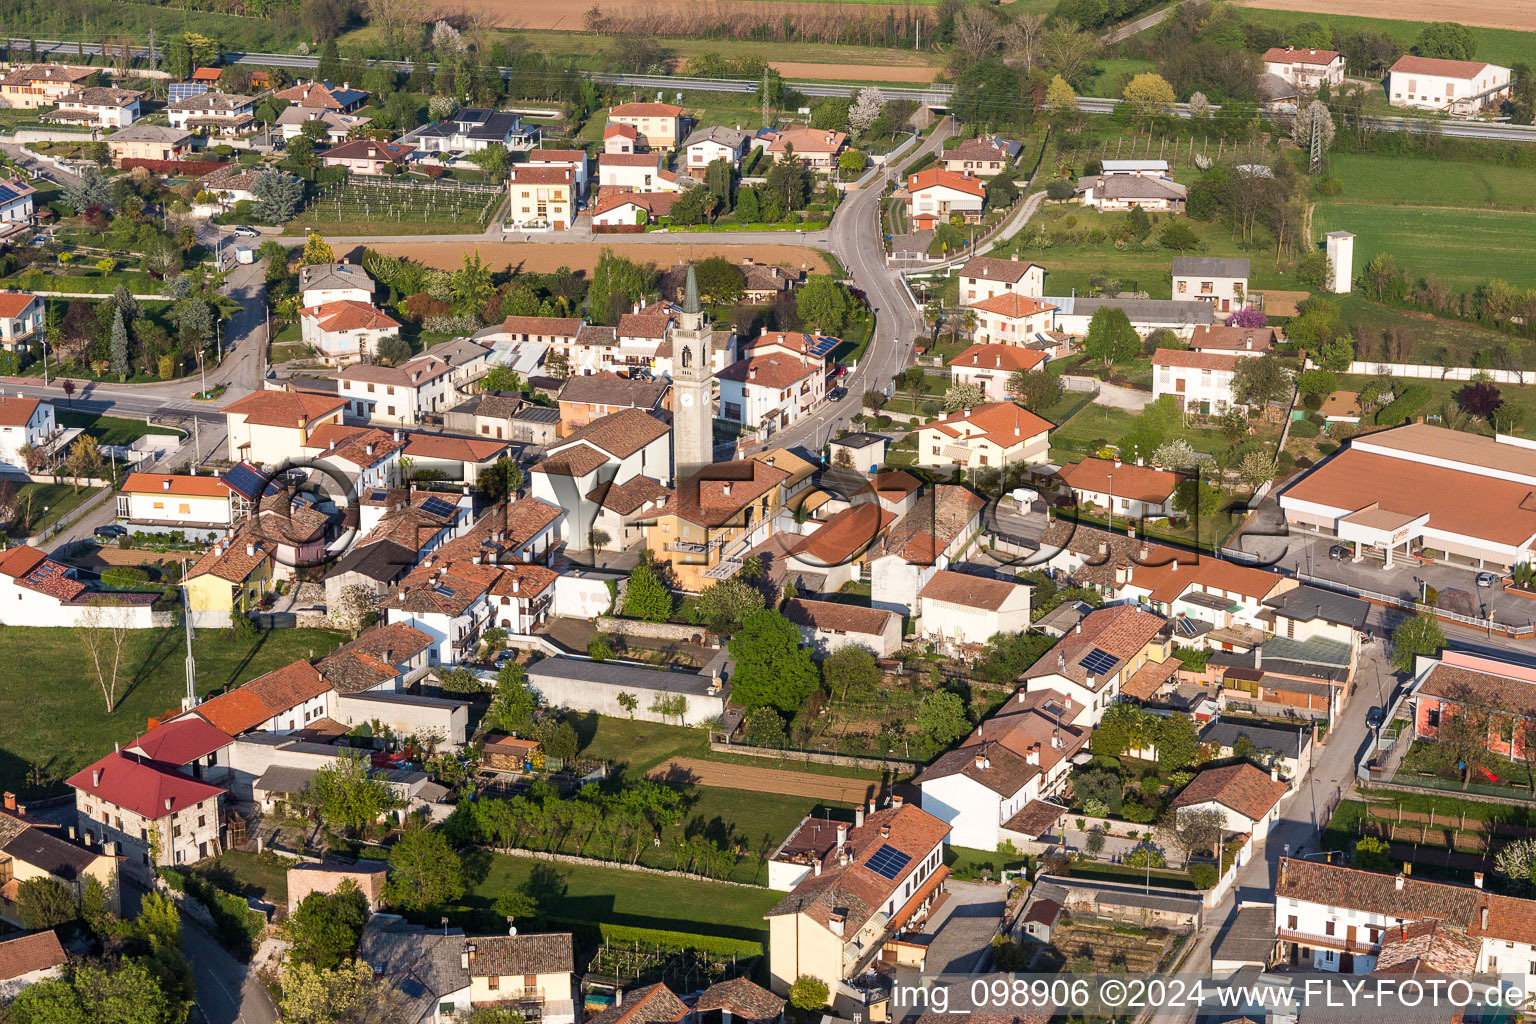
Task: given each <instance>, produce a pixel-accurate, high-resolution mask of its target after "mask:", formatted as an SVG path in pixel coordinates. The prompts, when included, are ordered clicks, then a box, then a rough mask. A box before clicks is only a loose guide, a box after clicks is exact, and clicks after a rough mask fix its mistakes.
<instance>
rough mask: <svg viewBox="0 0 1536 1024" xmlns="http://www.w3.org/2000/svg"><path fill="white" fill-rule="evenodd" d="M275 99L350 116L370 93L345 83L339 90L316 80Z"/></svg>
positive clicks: (297, 84)
mask: <svg viewBox="0 0 1536 1024" xmlns="http://www.w3.org/2000/svg"><path fill="white" fill-rule="evenodd" d="M272 98H273V99H277V100H286V101H287V102H289V103H292V104H293V105H294V106H296V107H303V108H307V109H310V110H328V111H333V112H335V113H338V114H350V113H352V112H353V111H354V110H356V109H358V108H359V107H361V106H362V105H363V104H364V103H365V102H367V100H368V93H367V92H365V91H364V90H362V89H354V88H352V83H350V82H343V83H342V84H341V87H340V88H337V87H335V86H333V85H331V83H329V82H316V81H314V80H312V79H311V80H309V81H304V82H296V83H294V84H293V85H291V86H289V87H288V88H286V89H282V90H279V91H278V92H275V93H273V94H272Z"/></svg>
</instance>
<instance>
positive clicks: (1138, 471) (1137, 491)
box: [1060, 458, 1186, 504]
mask: <svg viewBox="0 0 1536 1024" xmlns="http://www.w3.org/2000/svg"><path fill="white" fill-rule="evenodd" d="M1111 475H1113V476H1114V480H1113V481H1111V480H1110V479H1109V478H1110V476H1111ZM1060 476H1061V478H1062V479H1063V480H1065V481H1066V482H1067V486H1068V487H1070V488H1072V489H1073V490H1074V491H1090V492H1092V493H1094V494H1107V493H1109V491H1110V490H1111V483H1112V484H1113V490H1114V492H1115V497H1117V498H1131V499H1134V500H1136V501H1146V502H1151V503H1153V504H1161V503H1162V502H1165V501H1167V500H1168V499H1169V498H1170V497H1172V496H1173V492H1174V490H1175V489H1176V488H1177V487H1178V486H1179V484H1181V483H1183V482H1184V480H1185V479H1186V478H1185V477H1184V476H1183V475H1182V474H1180V473H1174V472H1171V471H1169V470H1166V469H1154V468H1153V467H1151V466H1135V465H1132V464H1131V463H1129V462H1122V463H1119V464H1118V465H1117V464H1116V463H1114V462H1112V461H1111V460H1109V459H1096V458H1087V459H1084V460H1083V461H1081V462H1078V463H1074V464H1073V465H1070V466H1063V467H1062V470H1061V473H1060Z"/></svg>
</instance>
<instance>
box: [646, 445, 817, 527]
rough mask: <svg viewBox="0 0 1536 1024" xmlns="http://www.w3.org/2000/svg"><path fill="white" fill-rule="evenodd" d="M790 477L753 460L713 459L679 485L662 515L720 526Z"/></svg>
mask: <svg viewBox="0 0 1536 1024" xmlns="http://www.w3.org/2000/svg"><path fill="white" fill-rule="evenodd" d="M789 476H790V473H789V471H788V470H784V469H780V468H779V467H777V466H770V465H768V464H767V463H764V462H759V461H758V460H756V459H735V460H732V461H730V462H716V463H714V464H713V465H710V466H705V467H704V468H703V469H701V470H699V471H698V472H697V473H695V474H694V475H693V476H691V477H689V478H688V479H687V480H684V481H682V482H681V483H680V484H678V486H677V491H676V495H677V496H676V498H675V500H674V501H673V502H672V503H671V504H670V505H669V507H668V508H667V509H665V510H663V512H662V513H661V514H671V515H675V516H677V517H678V518H680V519H686V520H688V521H689V522H691V523H696V524H698V525H699V526H709V527H715V526H723V525H725V524H726V523H728V522H730V521H731V519H733V518H734V517H735V516H736V515H738V514H739V513H740V512H741V510H742V509H743V508H745V507H746V506H747V505H749V504H751V503H752V502H753V501H756V500H757V499H758V498H761V497H762V496H763V495H765V494H767V493H768V492H769V491H771V490H772V489H773V488H774V487H777V486H778V485H780V484H782V483H783V482H784V481H785V480H787V479H788V478H789Z"/></svg>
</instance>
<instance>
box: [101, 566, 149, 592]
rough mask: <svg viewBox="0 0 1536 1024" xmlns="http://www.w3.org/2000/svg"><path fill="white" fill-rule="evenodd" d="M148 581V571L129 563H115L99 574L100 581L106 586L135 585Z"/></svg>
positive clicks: (128, 586) (129, 586) (130, 586)
mask: <svg viewBox="0 0 1536 1024" xmlns="http://www.w3.org/2000/svg"><path fill="white" fill-rule="evenodd" d="M148 581H149V573H148V572H146V571H144V570H143V569H135V568H134V567H133V566H131V565H115V566H113V567H112V568H110V569H108V570H106V571H105V572H103V573H102V574H101V582H102V585H103V586H107V587H126V588H133V587H137V586H138V585H140V584H141V583H147V582H148Z"/></svg>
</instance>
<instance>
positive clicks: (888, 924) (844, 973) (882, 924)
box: [766, 797, 950, 1005]
mask: <svg viewBox="0 0 1536 1024" xmlns="http://www.w3.org/2000/svg"><path fill="white" fill-rule="evenodd" d="M861 817H862V818H863V820H862V822H857V823H855V825H854V827H853V828H851V829H847V830H846V831H845V830H843V829H839V831H838V833H837V839H836V841H835V845H833V847H832V848H831V849H829V850H827V851H826V852H825V853H819V851H816V852H813V853H811V854H810V855H809V856H808V858H807V859H810V860H812V862H813V863H812V865H811V870H810V871H808V872H807V873H806V874H805V876H804V877H803V878H801V879H800V881H799V883H798V884H796V885H795V887H794V888H793V889H792V890H790V892H789V893H788V894H786V895H785V897H784V898H783V899H782V900H780V901H779V902H778V904H777V905H775V906H774V907H773V908H772V909H771V910H769V911H768V913H767V915H766V916H767V918H768V937H769V938H768V973H769V977H770V979H771V986H772V988H773V990H774V991H775V992H778V993H784V992H787V991H788V990H789V986H790V985H791V984H793V983H794V981H795V979H797V978H800V977H802V976H804V975H810V976H812V977H814V978H816V979H818V980H819V981H821V982H822V983H823V984H825V985H826V986H827V988H828V992H829V1000H830V1001H832V1002H833V1003H834V1005H836V1003H837V1001H838V1000H839V999H841V1000H842V1002H843V1003H844V1004H845V1005H846V1004H847V1002H848V1001H849V999H850V998H851V997H854V991H853V989H852V988H851V986H849V985H848V984H847V983H848V982H850V981H853V980H856V979H858V978H859V977H860V976H861V975H863V974H864V972H865V970H866V969H867V968H868V967H869V966H870V964H871V963H872V962H873V961H874V960H875V959H876V958H877V957H879V956H880V954H881V951H882V950H883V949H884V948H885V942H886V940H887V939H888V938H889V937H891V936H892V935H894V934H896V933H898V932H900V931H902V930H903V929H905V928H906V927H907V926H908V925H910V924H914V923H916V922H917V921H919V920H921V919H922V918H924V917H925V916H926V914H927V911H928V909H929V907H930V906H931V904H932V901H933V899H934V897H935V896H936V895H937V894H938V890H939V887H940V886H941V885H942V884H943V881H944V879H945V877H947V875H948V873H949V869H948V868H946V867H945V866H944V842H945V838H946V837H947V836H948V835H949V831H950V828H949V826H948V825H947V824H945V823H944V822H943V821H942V820H940V819H939V818H936V817H934V816H933V815H932V814H929V813H927V812H926V811H924V810H923V809H921V808H919V807H917V806H915V805H913V804H909V803H905V802H902V801H901V798H900V797H893V798H892V802H891V806H889V807H883V808H881V809H879V810H876V811H872V812H871V813H869V814H867V815H861ZM791 841H793V840H791ZM818 854H819V855H818ZM857 998H859V1000H860V1002H862V997H861V996H860V997H857Z"/></svg>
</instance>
